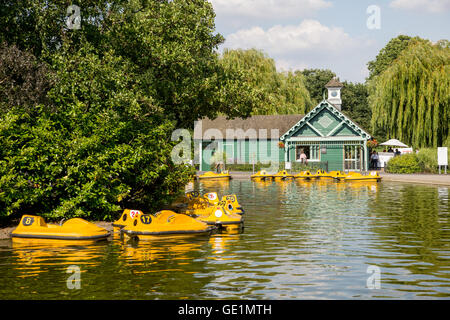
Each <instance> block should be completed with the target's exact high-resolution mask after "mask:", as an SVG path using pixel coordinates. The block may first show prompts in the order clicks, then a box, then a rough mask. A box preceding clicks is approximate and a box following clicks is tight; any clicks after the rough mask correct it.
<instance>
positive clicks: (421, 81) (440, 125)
mask: <svg viewBox="0 0 450 320" xmlns="http://www.w3.org/2000/svg"><path fill="white" fill-rule="evenodd" d="M449 62H450V49H449V48H448V46H443V45H442V44H441V43H438V44H435V45H433V44H432V43H431V42H423V41H422V42H421V41H417V42H413V43H411V44H410V46H409V47H408V48H407V49H405V50H404V51H403V52H402V54H401V55H400V56H399V57H398V59H396V60H395V61H394V63H393V64H392V65H391V66H390V67H389V68H387V69H386V70H385V71H384V72H383V73H381V74H380V75H379V76H377V77H376V78H375V79H374V80H373V81H371V83H370V97H369V103H370V106H371V108H372V112H373V113H372V127H373V128H372V129H373V130H374V131H375V130H376V129H377V128H383V129H384V130H386V132H387V135H388V137H389V138H397V139H400V140H401V141H403V142H405V143H407V144H409V145H413V146H415V147H425V146H430V147H437V146H441V145H443V144H445V143H448V136H449V120H450V109H449V97H450V91H449V85H450V83H449V82H450V66H449ZM446 141H447V142H446Z"/></svg>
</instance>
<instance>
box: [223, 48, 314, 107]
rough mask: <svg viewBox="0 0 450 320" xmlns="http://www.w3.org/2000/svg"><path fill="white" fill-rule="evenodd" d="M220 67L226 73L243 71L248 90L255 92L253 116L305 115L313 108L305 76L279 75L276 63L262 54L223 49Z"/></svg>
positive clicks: (259, 52)
mask: <svg viewBox="0 0 450 320" xmlns="http://www.w3.org/2000/svg"><path fill="white" fill-rule="evenodd" d="M221 64H222V65H223V66H224V68H225V69H226V70H238V71H240V72H242V74H243V76H244V78H245V80H246V84H247V86H248V88H250V89H253V90H254V96H255V97H256V99H257V100H256V101H257V103H256V105H255V107H254V109H253V111H252V114H258V115H269V114H304V113H305V112H307V111H308V110H309V108H311V106H312V102H311V99H310V96H309V92H308V90H307V89H306V87H305V80H304V77H303V76H302V75H301V74H299V73H293V72H278V71H277V69H276V66H275V61H274V60H273V59H271V58H269V57H268V56H267V54H265V53H263V52H262V51H259V50H256V49H250V50H241V49H238V50H228V49H226V50H224V52H223V55H222V57H221ZM242 89H243V88H241V92H242ZM247 90H248V89H247Z"/></svg>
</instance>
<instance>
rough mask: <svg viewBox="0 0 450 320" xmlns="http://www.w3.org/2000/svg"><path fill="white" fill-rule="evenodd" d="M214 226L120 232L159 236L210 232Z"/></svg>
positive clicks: (133, 234)
mask: <svg viewBox="0 0 450 320" xmlns="http://www.w3.org/2000/svg"><path fill="white" fill-rule="evenodd" d="M214 229H216V227H215V226H214V227H209V228H207V229H205V230H176V231H175V230H174V231H157V232H148V231H131V230H123V229H122V232H124V233H126V234H128V235H132V236H159V235H167V234H190V233H207V232H211V231H213V230H214Z"/></svg>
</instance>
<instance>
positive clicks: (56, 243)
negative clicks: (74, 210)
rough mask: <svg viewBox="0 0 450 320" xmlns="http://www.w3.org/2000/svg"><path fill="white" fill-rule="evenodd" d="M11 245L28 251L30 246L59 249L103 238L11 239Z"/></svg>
mask: <svg viewBox="0 0 450 320" xmlns="http://www.w3.org/2000/svg"><path fill="white" fill-rule="evenodd" d="M11 239H12V242H13V245H21V246H23V247H24V248H28V249H30V246H50V247H55V248H60V247H63V246H85V245H91V244H94V243H97V242H99V241H103V240H105V239H106V237H105V238H99V239H92V240H76V241H74V240H65V239H43V238H17V237H12V238H11Z"/></svg>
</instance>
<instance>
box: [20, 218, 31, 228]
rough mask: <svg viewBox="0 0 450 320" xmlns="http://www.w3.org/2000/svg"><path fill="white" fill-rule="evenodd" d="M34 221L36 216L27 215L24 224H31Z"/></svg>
mask: <svg viewBox="0 0 450 320" xmlns="http://www.w3.org/2000/svg"><path fill="white" fill-rule="evenodd" d="M33 222H34V218H33V217H26V218H25V219H23V221H22V224H23V225H24V226H27V227H28V226H31V225H32V224H33Z"/></svg>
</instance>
